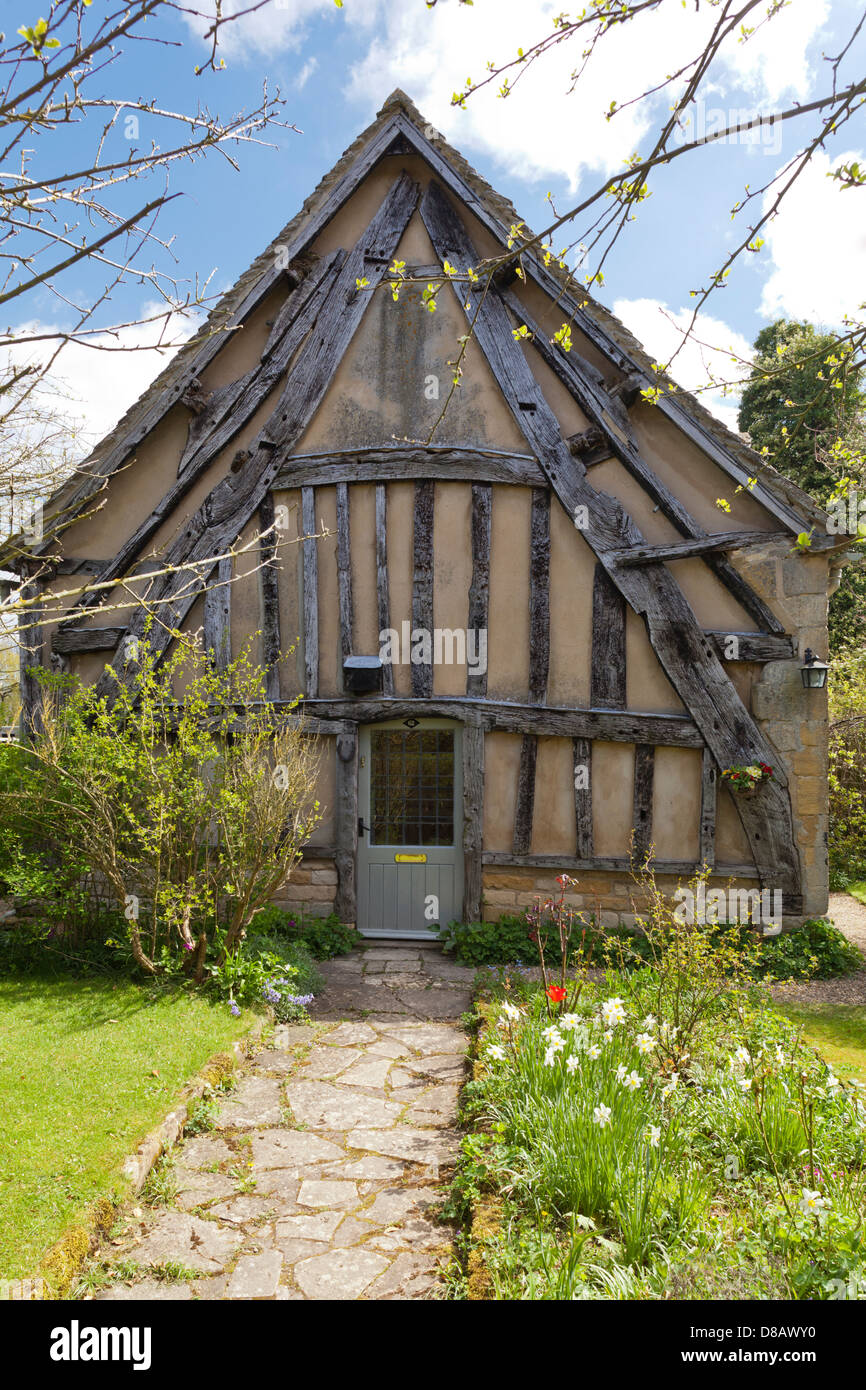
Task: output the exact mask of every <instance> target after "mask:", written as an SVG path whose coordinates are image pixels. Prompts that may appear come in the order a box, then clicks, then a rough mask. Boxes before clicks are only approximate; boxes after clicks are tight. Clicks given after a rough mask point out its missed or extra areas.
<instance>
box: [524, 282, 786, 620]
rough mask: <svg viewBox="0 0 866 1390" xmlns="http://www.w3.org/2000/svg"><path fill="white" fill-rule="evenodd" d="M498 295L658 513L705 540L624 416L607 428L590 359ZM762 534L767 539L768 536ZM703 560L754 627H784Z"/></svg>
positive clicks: (720, 563)
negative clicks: (566, 349)
mask: <svg viewBox="0 0 866 1390" xmlns="http://www.w3.org/2000/svg"><path fill="white" fill-rule="evenodd" d="M502 298H503V299H504V300H505V303H506V304H507V305H508V307H509V309H511V311H512V313H513V314H514V315H515V317H516V318H517V320H518V322H519V323H521V324H525V325H526V327H527V328H528V329H529V331H530V333H531V334H532V346H533V347H534V348H535V349H536V350H537V351H538V353H539V355H540V356H541V358H542V361H543V362H544V363H545V364H546V365H547V366H548V367H549V368H550V369H551V371H552V372H553V373H554V375H555V376H556V377H557V378H558V379H559V380H560V381H561V382H562V384H563V386H564V387H565V388H566V390H567V391H568V392H569V393H570V394H571V395H572V396H573V397H574V399H575V400H576V401H577V404H578V405H579V406H580V408H581V410H582V411H583V412H584V414H585V415H587V416H588V417H589V419H590V420H591V421H592V423H593V425H594V426H595V427H596V428H597V429H598V430H599V431H600V432H601V434H602V435H603V437H604V440H605V443H606V446H607V449H608V450H609V452H610V453H611V454H612V455H613V456H614V458H616V459H618V460H619V462H620V463H621V464H622V466H623V467H624V468H625V469H626V471H627V472H628V473H630V474H631V476H632V477H633V478H634V479H635V481H636V482H638V483H640V485H641V487H642V488H643V489H644V490H645V491H646V492H647V493H648V495H649V496H650V497H651V498H652V500H653V501H654V502H655V504H656V505H657V507H658V508H659V510H660V511H661V513H662V515H663V516H665V517H667V519H668V521H669V522H671V524H672V525H673V526H675V527H676V528H677V530H678V531H680V532H681V533H682V535H684V536H686V537H687V538H688V539H690V540H704V539H706V537H707V536H708V534H709V533H708V532H707V530H706V528H705V527H703V526H702V525H701V523H700V522H699V521H698V520H697V519H696V518H695V517H693V516H692V515H691V513H690V512H689V511H688V510H687V508H686V507H684V506H683V504H682V502H681V501H680V500H679V498H678V497H676V496H674V494H673V493H672V492H671V491H670V489H669V488H668V487H666V486H665V484H664V483H663V482H662V481H661V479H660V478H659V477H658V475H657V474H656V473H655V472H654V471H653V469H652V468H651V467H650V466H649V464H648V463H647V461H646V459H645V458H644V457H643V455H642V454H641V451H640V448H639V447H638V443H637V440H636V439H635V437H634V431H633V430H632V428H631V424H630V423H629V421H628V416H627V415H626V416H625V419H624V420H623V418H622V417H621V416H620V417H618V418H617V419H616V420H614V421H613V423H614V425H615V426H616V427H615V428H611V420H613V416H612V415H611V409H610V397H609V395H608V393H607V391H606V389H605V388H604V386H603V384H601V383H599V381H598V380H597V374H596V373H595V369H594V368H590V364H589V363H588V362H585V361H584V360H583V358H581V357H579V356H578V355H577V354H575V353H574V351H573V350H572V352H571V353H569V354H568V355H566V354H565V353H563V352H561V351H560V350H559V348H558V347H556V346H555V345H554V344H553V343H551V341H550V339H549V338H548V336H547V334H546V333H545V332H544V330H543V329H542V328H540V327H539V325H538V323H537V322H536V321H535V319H534V318H533V317H532V315H531V314H530V313H529V312H528V311H527V309H526V306H525V305H524V304H522V303H521V301H520V300H519V299H518V297H517V295H516V294H514V293H512V292H511V291H503V292H502ZM768 539H771V537H770V536H769V535H768ZM705 559H706V563H707V564H708V565H709V567H710V569H711V570H712V571H713V573H714V574H715V575H716V578H717V579H720V580H721V582H722V583H723V584H724V585H725V587H726V588H727V589H728V590H729V591H730V592H731V593H732V594H733V596H734V598H735V599H736V600H737V602H738V603H740V604H742V606H743V608H744V609H745V611H746V612H747V613H748V614H749V617H750V618H753V619H754V621H755V622H756V623H757V624H758V626H759V627H761V628H762V629H763V630H764V631H765V632H783V631H784V627H783V624H782V623H780V622H779V619H778V618H777V617H776V615H775V613H774V612H773V611H772V609H771V608H768V607H767V605H766V603H764V601H763V599H762V598H760V597H759V595H758V594H756V593H755V591H754V589H753V588H752V587H751V585H750V584H748V583H747V582H746V580H745V579H744V578H743V576H742V575H741V574H740V572H739V570H738V569H737V568H736V567H735V566H734V565H733V564H731V561H730V560H728V559H727V558H726V557H725V556H722V555H713V554H710V555H707V556H706V557H705Z"/></svg>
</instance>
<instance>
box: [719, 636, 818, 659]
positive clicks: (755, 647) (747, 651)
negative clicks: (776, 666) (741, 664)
mask: <svg viewBox="0 0 866 1390" xmlns="http://www.w3.org/2000/svg"><path fill="white" fill-rule="evenodd" d="M707 636H708V637H710V638H711V639H712V641H713V645H714V646H715V648H716V651H717V652H718V654H719V656H720V657H721V659H722V661H792V660H794V659H795V658H796V657H797V656H798V655H799V652H798V648H797V639H796V638H795V637H791V636H790V634H789V633H787V632H778V633H776V632H708V633H707Z"/></svg>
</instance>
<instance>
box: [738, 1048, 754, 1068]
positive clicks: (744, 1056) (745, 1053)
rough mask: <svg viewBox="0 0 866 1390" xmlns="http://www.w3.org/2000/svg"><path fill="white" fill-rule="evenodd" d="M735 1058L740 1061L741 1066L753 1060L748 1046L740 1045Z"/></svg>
mask: <svg viewBox="0 0 866 1390" xmlns="http://www.w3.org/2000/svg"><path fill="white" fill-rule="evenodd" d="M734 1059H735V1061H737V1062H739V1063H740V1066H743V1067H745V1066H747V1065H748V1064H749V1062H750V1061H751V1060H752V1059H751V1056H750V1055H749V1050H748V1048H746V1047H738V1048H737V1050H736V1052H735V1053H734Z"/></svg>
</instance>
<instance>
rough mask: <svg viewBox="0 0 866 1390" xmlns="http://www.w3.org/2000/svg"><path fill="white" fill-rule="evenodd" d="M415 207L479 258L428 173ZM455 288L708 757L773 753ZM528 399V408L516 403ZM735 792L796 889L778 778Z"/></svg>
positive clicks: (482, 296)
mask: <svg viewBox="0 0 866 1390" xmlns="http://www.w3.org/2000/svg"><path fill="white" fill-rule="evenodd" d="M420 212H421V218H422V220H423V222H424V225H425V227H426V230H427V233H428V235H429V236H430V239H431V241H432V243H433V246H434V249H435V251H436V254H437V256H439V257H442V256H448V258H449V260H450V261H451V263H452V264H456V266H457V269H458V271H460V270H462V269H464V268H465V267H466V266H475V265H477V264H478V263H479V259H480V258H479V256H478V253H477V251H476V249H475V247H474V245H473V244H472V241H471V240H470V238H469V236H468V234H467V232H466V229H465V227H464V225H463V223H462V221H461V219H460V217H459V216H458V215H457V213H456V212H455V210H454V208H453V206H452V205H451V203H450V202H449V201H448V199H447V198H446V197H445V195H444V193H443V192H442V190H441V188H440V187H439V185H438V184H437V183H436V182H435V180H434V181H432V182H431V183H430V184H429V185H428V187H427V189H426V191H425V193H424V197H423V198H422V201H421V208H420ZM503 293H505V294H509V293H510V291H504V292H503ZM455 298H456V300H457V303H458V304H459V305H460V306H461V309H462V311H463V313H464V314H465V316H466V319H467V321H468V322H469V323H470V324H471V326H472V332H473V341H474V342H475V343H477V344H478V346H479V347H480V349H481V351H482V353H483V354H484V357H485V359H486V361H487V363H488V365H489V366H490V368H491V371H492V372H493V375H494V378H495V379H496V382H497V384H498V386H499V389H500V391H501V392H502V395H503V396H504V398H505V400H506V401H507V402H508V405H509V407H510V408H511V411H512V414H513V416H514V419H515V422H516V423H517V425H518V427H519V428H520V430H521V432H522V434H523V436H524V438H525V439H526V440H527V443H528V444H529V447H530V449H531V450H532V452H533V453H534V454H535V456H536V457H537V458H538V461H539V463H540V464H541V466H542V468H543V469H544V470H545V472H546V473H547V475H548V478H549V480H550V483H551V486H552V487H553V488H554V490H555V491H556V493H557V496H558V497H559V500H560V501H561V503H562V505H563V506H564V507H565V509H566V511H567V512H568V514H569V516H571V517H573V518H575V520H578V519H579V520H580V522H581V523H583V524H581V526H580V529H581V534H582V536H583V538H584V540H585V541H586V542H587V544H588V545H589V546H590V547H591V549H593V550H594V551H595V554H596V556H597V557H598V559H599V560H600V561H601V562H602V563H603V564H604V565H605V568H606V569H607V570H608V573H609V574H610V575H611V578H612V579H613V580H614V583H615V584H616V586H617V588H618V589H619V590H620V592H621V593H622V595H623V597H624V598H625V599H626V601H627V602H628V603H630V604H631V606H632V608H633V609H634V611H635V612H637V613H640V614H641V615H642V616H643V618H644V621H645V623H646V627H647V633H648V636H649V639H650V643H651V645H652V647H653V650H654V651H655V653H656V656H657V657H658V659H659V661H660V663H661V666H662V669H663V670H664V671H665V673H666V675H667V676H668V679H669V680H670V681H671V683H672V684H673V686H674V689H675V690H676V691H677V694H678V695H679V697H680V699H681V700H682V701H683V703H684V705H685V706H686V708H687V709H688V711H689V713H690V714H691V715H692V718H693V719H694V720H695V722H696V724H697V725H698V727H699V728H700V730H701V733H702V734H703V735H704V739H705V742H706V743H707V744H708V746H709V747H710V748H711V750H712V752H713V755H714V756H715V758H716V760H717V762H718V763H719V764H720V765H723V766H729V765H730V764H731V763H734V762H741V761H743V760H744V759H748V760H755V761H771V760H772V758H773V756H774V754H773V751H772V750H771V748H770V745H769V743H768V742H767V740H766V737H765V735H764V734H763V732H762V731H761V730H760V729H759V728H758V726H757V724H756V723H755V721H754V720H753V718H752V717H751V715H750V713H749V711H748V710H747V709H746V707H745V705H744V704H743V702H742V700H741V699H740V697H739V695H738V694H737V691H736V689H735V688H734V686H733V684H732V682H731V679H730V677H729V676H728V674H727V672H726V671H725V670H724V668H723V666H722V665H721V663H720V661H719V659H718V657H717V656H716V653H715V650H714V648H713V646H712V644H711V643H710V642H709V640H708V639H707V638H706V637H705V636H704V634H703V631H702V630H701V628H700V627H699V626H698V623H697V621H696V619H695V615H694V613H693V612H692V609H691V608H690V606H689V604H688V603H687V601H686V599H685V597H684V595H683V593H682V591H681V590H680V588H679V586H678V585H677V583H676V581H675V579H674V577H673V575H672V573H671V571H670V570H669V569H667V568H666V567H665V566H664V565H650V566H647V567H645V568H637V569H620V568H619V567H618V566H616V565H615V564H614V563H613V562H612V560H611V558H610V556H611V552H613V551H618V550H623V549H625V548H629V549H630V548H632V547H633V546H636V545H643V544H646V539H645V537H644V536H642V535H641V532H640V530H639V529H638V527H637V526H636V525H635V523H634V521H633V519H632V518H631V517H629V516H628V515H627V513H626V512H625V510H624V508H623V506H622V504H621V503H620V502H619V501H618V500H617V499H616V498H614V497H611V496H610V495H609V494H607V493H605V492H597V491H596V490H595V489H594V488H592V487H591V486H590V484H589V483H588V482H587V479H586V473H585V470H583V469H582V468H581V467H580V464H579V463H578V462H577V460H575V459H574V458H573V457H572V455H571V453H570V452H569V449H568V446H567V445H566V443H565V440H564V439H563V436H562V431H561V429H560V426H559V422H558V420H557V418H556V416H555V414H554V412H553V411H552V409H551V408H550V406H549V404H548V402H547V400H546V397H545V396H544V393H543V391H542V389H541V387H540V385H539V383H538V381H537V379H536V377H535V375H534V374H533V372H532V370H531V367H530V365H529V362H528V361H527V358H526V357H525V356H524V353H523V351H522V349H521V347H520V346H519V344H518V342H517V341H516V340H515V337H514V333H513V329H512V324H511V319H510V317H509V315H508V311H507V309H506V306H505V303H504V302H503V299H502V296H501V293H500V292H499V291H497V290H496V289H494V288H493V287H491V286H490V285H489V284H486V283H479V285H477V286H476V285H470V286H469V287H468V288H467V287H466V286H464V285H463V284H461V285H460V287H459V293H456V292H455ZM528 404H531V405H532V406H534V409H532V410H528V409H526V406H527V405H528ZM602 423H604V420H603V418H602ZM607 431H608V434H609V435H610V437H611V438H612V439H616V438H617V436H619V440H620V443H619V449H622V450H623V452H628V449H629V448H630V445H629V441H628V439H627V438H625V440H624V442H623V436H622V434H621V431H619V430H617V429H616V428H615V426H612V425H611V422H610V419H609V414H608V423H607ZM619 449H618V450H617V452H618V454H619ZM738 800H739V803H741V804H739V805H738V807H737V810H738V814H739V816H740V819H741V821H742V824H743V828H744V830H745V832H746V835H747V837H748V840H749V846H750V849H751V852H752V853H753V855H754V857H755V862H756V864H757V865H758V867H759V869H760V872H761V881H762V884H763V885H764V886H765V887H778V888H781V889H782V890H783V891H786V892H789V893H796V892H799V891H800V862H799V856H798V854H797V849H796V846H795V843H794V829H793V816H792V810H791V801H790V797H789V795H788V790H787V779H784V778H781V777H780V779H779V780H778V781H776V780H775V779H773V780H771V781H768V782H766V783H764V785H763V786H762V787H761V789H760V792H759V794H758V796H757V797H755V798H754V800H749V799H748V798H745V797H740V798H739V799H738Z"/></svg>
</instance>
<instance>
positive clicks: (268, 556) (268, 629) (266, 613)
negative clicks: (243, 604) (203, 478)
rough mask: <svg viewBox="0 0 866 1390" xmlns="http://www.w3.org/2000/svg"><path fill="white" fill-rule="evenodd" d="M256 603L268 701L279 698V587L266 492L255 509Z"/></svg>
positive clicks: (271, 503) (271, 504)
mask: <svg viewBox="0 0 866 1390" xmlns="http://www.w3.org/2000/svg"><path fill="white" fill-rule="evenodd" d="M259 527H260V528H261V533H262V534H261V539H260V541H259V558H260V560H261V566H260V568H259V599H260V603H261V612H262V665H263V666H264V669H265V692H266V694H267V697H268V699H269V700H278V699H279V698H280V656H281V655H282V641H281V639H280V586H279V575H278V573H277V564H278V563H279V562H278V559H277V537H276V533H275V531H274V494H273V493H272V492H266V493H265V495H264V497H263V498H262V501H261V505H260V506H259Z"/></svg>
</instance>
